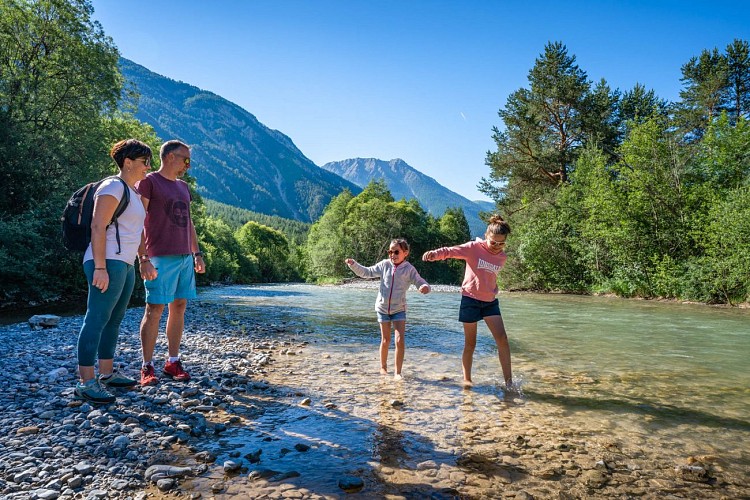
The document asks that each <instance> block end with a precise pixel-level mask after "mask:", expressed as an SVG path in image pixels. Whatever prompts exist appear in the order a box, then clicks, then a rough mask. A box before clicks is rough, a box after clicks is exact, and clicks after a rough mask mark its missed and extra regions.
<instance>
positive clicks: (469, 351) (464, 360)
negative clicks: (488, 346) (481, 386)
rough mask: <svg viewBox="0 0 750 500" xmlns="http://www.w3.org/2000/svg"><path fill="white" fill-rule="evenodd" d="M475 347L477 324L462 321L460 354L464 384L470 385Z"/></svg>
mask: <svg viewBox="0 0 750 500" xmlns="http://www.w3.org/2000/svg"><path fill="white" fill-rule="evenodd" d="M476 347H477V324H476V323H464V352H463V355H462V356H461V367H462V368H463V372H464V386H471V385H472V382H471V365H472V362H473V360H474V349H476Z"/></svg>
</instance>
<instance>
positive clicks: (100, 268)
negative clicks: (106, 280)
mask: <svg viewBox="0 0 750 500" xmlns="http://www.w3.org/2000/svg"><path fill="white" fill-rule="evenodd" d="M106 270H107V268H106V267H95V268H94V271H106Z"/></svg>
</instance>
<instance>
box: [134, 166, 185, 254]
mask: <svg viewBox="0 0 750 500" xmlns="http://www.w3.org/2000/svg"><path fill="white" fill-rule="evenodd" d="M136 189H137V190H138V193H139V194H140V195H141V196H142V197H143V198H146V199H147V200H148V212H147V213H146V222H145V226H144V231H145V233H146V251H147V253H148V255H149V257H158V256H160V255H182V254H189V253H191V252H192V249H191V246H190V238H191V236H192V229H191V225H190V201H191V200H192V198H191V196H190V189H188V185H187V183H186V182H185V181H183V180H180V179H177V180H174V181H171V180H169V179H167V178H165V177H163V176H162V175H161V174H159V173H158V172H151V173H149V174H148V175H146V178H145V179H143V180H142V181H139V182H138V183H137V184H136Z"/></svg>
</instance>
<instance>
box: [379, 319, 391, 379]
mask: <svg viewBox="0 0 750 500" xmlns="http://www.w3.org/2000/svg"><path fill="white" fill-rule="evenodd" d="M379 325H380V373H381V375H385V374H387V373H388V348H389V347H390V345H391V322H390V321H384V322H382V323H379Z"/></svg>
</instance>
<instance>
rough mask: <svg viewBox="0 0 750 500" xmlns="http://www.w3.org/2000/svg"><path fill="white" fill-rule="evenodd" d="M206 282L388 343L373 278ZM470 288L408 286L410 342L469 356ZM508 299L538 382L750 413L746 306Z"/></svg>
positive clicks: (725, 413) (527, 374)
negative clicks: (465, 310) (328, 283)
mask: <svg viewBox="0 0 750 500" xmlns="http://www.w3.org/2000/svg"><path fill="white" fill-rule="evenodd" d="M207 293H208V294H209V295H210V296H213V297H223V298H224V299H225V300H228V301H230V302H235V303H237V304H241V305H242V308H243V309H244V310H246V311H247V312H248V314H252V315H253V316H258V315H260V316H265V317H267V318H268V320H269V322H278V321H291V322H294V323H298V324H300V325H302V326H304V327H305V328H306V329H308V330H309V334H310V335H312V336H315V337H317V338H319V339H320V340H321V341H324V342H325V341H328V342H331V343H334V344H337V345H349V346H350V347H353V348H357V346H360V347H362V348H369V349H373V350H374V349H376V348H377V345H378V343H379V335H378V333H377V324H376V320H375V313H374V309H373V308H374V302H375V295H376V291H374V290H369V289H354V288H343V287H317V286H310V285H270V286H257V287H255V286H253V287H226V288H219V289H213V290H209V291H208V292H207ZM209 295H206V294H204V296H206V298H208V296H209ZM459 300H460V298H459V295H458V293H455V292H433V293H430V294H429V295H421V294H419V293H416V292H414V291H412V292H410V293H409V296H408V319H407V336H406V338H407V353H408V352H409V350H420V351H422V350H423V351H430V352H434V353H440V354H445V355H455V356H457V357H458V356H460V352H461V348H462V346H463V333H462V332H463V330H462V327H461V324H460V323H459V322H458V321H457V317H458V305H459ZM500 305H501V309H502V314H503V317H504V320H505V325H506V329H507V331H508V336H509V338H510V343H511V349H512V357H513V364H514V375H515V378H516V379H519V380H520V381H521V382H522V384H524V387H525V389H526V391H527V392H528V391H530V390H532V389H535V388H540V387H543V388H548V387H546V386H547V385H549V384H553V385H554V386H555V388H556V391H557V392H560V393H566V392H568V391H570V392H579V391H580V390H581V388H585V392H586V393H592V392H593V393H594V394H595V395H596V396H597V397H598V398H602V399H606V398H613V397H617V398H621V399H622V400H623V401H632V402H633V404H654V405H674V406H675V410H678V409H679V408H680V407H682V409H684V410H685V412H686V413H687V414H693V415H694V416H695V417H696V418H699V417H701V418H703V417H705V418H706V419H711V418H718V419H721V418H724V417H726V418H737V419H741V420H744V421H746V422H747V421H750V311H748V310H746V309H729V308H712V307H708V306H703V305H689V304H677V303H665V302H651V301H638V300H625V299H617V298H602V297H586V296H571V295H538V294H503V295H501V296H500ZM479 331H480V336H479V337H480V338H479V340H478V344H477V352H476V354H475V356H476V357H477V360H479V359H480V358H481V357H482V356H485V357H487V358H488V359H489V358H494V356H496V350H495V344H494V342H493V340H492V337H491V336H490V334H489V331H488V330H487V329H486V327H484V325H482V324H481V323H480V330H479ZM366 346H369V347H366ZM457 362H458V360H457ZM475 365H476V369H477V370H480V372H479V373H481V369H482V366H483V365H488V369H489V370H488V372H487V373H492V372H496V371H498V366H497V363H496V361H494V360H490V361H488V363H484V364H483V363H479V362H477V363H475ZM457 366H458V367H459V369H460V365H457ZM537 373H539V374H541V375H540V376H536V375H535V374H537ZM488 376H490V377H492V376H495V378H497V376H496V375H488ZM566 380H571V381H573V382H574V383H572V384H571V385H570V386H566V384H565V381H566ZM591 404H595V405H596V404H600V403H596V402H595V401H592V402H591Z"/></svg>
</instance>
